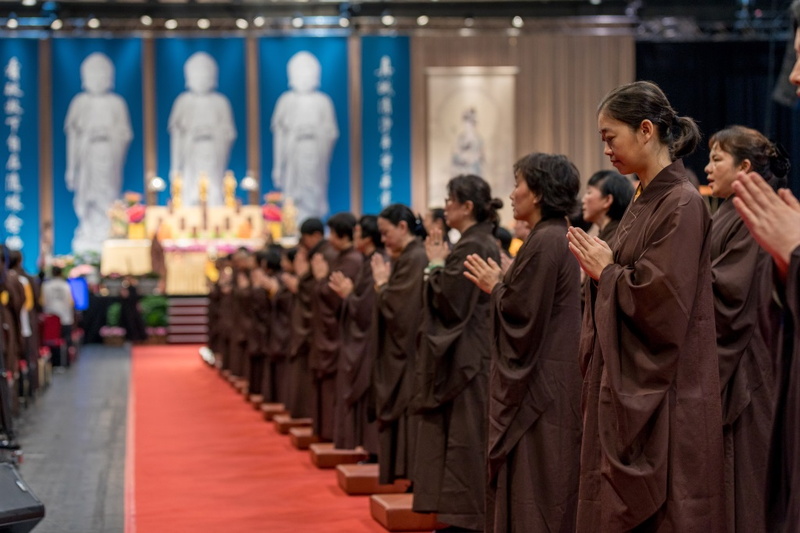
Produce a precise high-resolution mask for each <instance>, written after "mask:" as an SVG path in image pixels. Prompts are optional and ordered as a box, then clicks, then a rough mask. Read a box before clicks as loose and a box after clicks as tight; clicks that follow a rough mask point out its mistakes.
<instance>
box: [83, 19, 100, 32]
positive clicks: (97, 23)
mask: <svg viewBox="0 0 800 533" xmlns="http://www.w3.org/2000/svg"><path fill="white" fill-rule="evenodd" d="M86 25H87V26H89V27H90V28H92V29H93V30H96V29H97V28H99V27H100V19H99V18H97V17H92V18H90V19H89V20H88V21H87V22H86Z"/></svg>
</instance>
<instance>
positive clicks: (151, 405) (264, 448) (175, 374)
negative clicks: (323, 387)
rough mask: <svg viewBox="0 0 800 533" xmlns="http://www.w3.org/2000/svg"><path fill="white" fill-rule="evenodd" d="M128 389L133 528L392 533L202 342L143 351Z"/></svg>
mask: <svg viewBox="0 0 800 533" xmlns="http://www.w3.org/2000/svg"><path fill="white" fill-rule="evenodd" d="M130 391H131V392H130V396H131V397H130V407H129V416H128V449H127V462H126V476H125V477H126V493H127V497H126V502H125V503H126V505H125V513H126V527H125V532H126V533H165V532H169V533H181V532H187V533H188V532H192V533H197V532H214V533H216V532H220V533H221V532H225V533H235V532H247V533H253V532H269V533H284V532H286V533H301V532H314V533H317V532H320V533H359V532H375V533H378V532H384V531H385V530H384V529H383V527H381V526H380V525H379V524H378V523H377V522H375V521H374V520H373V519H372V518H371V517H370V514H369V501H368V498H366V497H353V496H347V495H346V494H345V493H344V492H342V490H341V489H340V488H339V487H338V485H337V483H336V474H335V472H334V471H330V470H328V471H325V470H318V469H317V468H316V467H315V466H313V465H312V464H311V460H310V458H309V455H308V452H301V451H298V450H296V449H294V448H293V447H292V446H291V444H290V442H289V438H288V437H287V436H285V435H280V434H278V433H277V432H276V431H275V430H274V428H273V426H272V424H271V423H267V422H265V421H264V420H263V419H262V418H261V415H260V413H258V412H256V411H255V410H254V409H253V408H251V407H250V406H248V405H247V404H246V403H245V402H244V400H243V399H242V397H241V395H239V394H236V393H235V391H234V390H233V389H232V388H231V387H230V386H229V385H228V384H227V383H225V382H224V381H223V379H222V378H221V377H220V376H219V375H218V374H217V372H216V371H214V370H212V369H210V368H208V367H207V366H205V364H204V363H203V362H202V361H201V360H200V357H199V356H198V354H197V347H187V346H180V347H174V346H167V347H164V346H153V347H149V346H148V347H135V348H134V349H133V356H132V363H131V386H130Z"/></svg>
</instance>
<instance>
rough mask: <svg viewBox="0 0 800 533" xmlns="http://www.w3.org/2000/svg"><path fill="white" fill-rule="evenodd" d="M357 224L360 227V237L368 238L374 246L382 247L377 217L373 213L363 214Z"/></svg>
mask: <svg viewBox="0 0 800 533" xmlns="http://www.w3.org/2000/svg"><path fill="white" fill-rule="evenodd" d="M358 226H359V227H360V228H361V238H369V239H370V240H371V241H372V244H374V245H375V248H383V240H381V232H380V230H379V229H378V217H377V216H375V215H364V216H362V217H361V218H359V219H358Z"/></svg>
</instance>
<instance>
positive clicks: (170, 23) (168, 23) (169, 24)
mask: <svg viewBox="0 0 800 533" xmlns="http://www.w3.org/2000/svg"><path fill="white" fill-rule="evenodd" d="M164 27H165V28H167V29H168V30H174V29H175V28H177V27H178V21H177V20H175V19H167V20H166V22H164Z"/></svg>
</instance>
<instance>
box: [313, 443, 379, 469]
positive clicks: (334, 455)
mask: <svg viewBox="0 0 800 533" xmlns="http://www.w3.org/2000/svg"><path fill="white" fill-rule="evenodd" d="M309 448H310V449H311V462H312V463H314V464H315V465H317V468H336V465H343V464H353V463H358V462H359V461H366V460H367V459H369V454H368V453H366V452H364V451H363V450H343V449H340V448H334V447H333V443H332V442H320V443H317V444H312V445H311V446H309Z"/></svg>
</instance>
